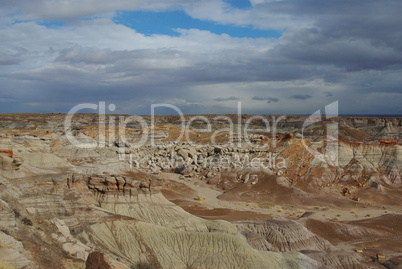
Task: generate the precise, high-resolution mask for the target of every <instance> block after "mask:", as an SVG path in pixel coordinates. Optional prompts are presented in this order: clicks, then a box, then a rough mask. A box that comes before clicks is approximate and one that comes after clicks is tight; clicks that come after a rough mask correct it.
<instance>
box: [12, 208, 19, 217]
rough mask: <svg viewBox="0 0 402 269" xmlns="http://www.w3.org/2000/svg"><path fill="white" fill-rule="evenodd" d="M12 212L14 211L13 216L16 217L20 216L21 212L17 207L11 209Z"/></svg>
mask: <svg viewBox="0 0 402 269" xmlns="http://www.w3.org/2000/svg"><path fill="white" fill-rule="evenodd" d="M13 212H14V216H15V217H16V218H19V217H21V214H20V212H19V211H18V210H17V209H13Z"/></svg>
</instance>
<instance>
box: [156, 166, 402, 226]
mask: <svg viewBox="0 0 402 269" xmlns="http://www.w3.org/2000/svg"><path fill="white" fill-rule="evenodd" d="M163 177H164V178H166V179H168V180H171V181H174V182H176V183H179V184H183V185H185V186H186V187H188V189H187V190H184V192H183V191H181V192H180V191H179V190H178V188H173V189H171V190H169V191H168V192H167V191H165V192H164V194H165V196H166V197H167V198H168V199H169V200H171V201H172V202H174V203H176V204H177V205H179V206H181V207H183V208H184V209H185V210H187V211H189V212H191V213H193V214H195V215H198V216H200V217H205V218H216V219H219V218H220V217H222V218H223V219H231V217H229V218H228V216H227V215H228V214H229V215H233V214H235V215H238V216H237V217H235V218H234V219H236V220H237V219H242V218H241V217H240V215H243V216H244V219H249V220H252V219H254V220H256V219H264V218H265V219H267V218H272V217H286V218H289V219H297V218H298V217H300V216H301V215H303V213H305V212H306V211H309V212H315V213H317V214H318V215H320V216H321V217H323V218H326V219H331V220H339V221H353V220H359V219H368V218H373V217H378V216H382V215H385V214H389V213H391V214H401V213H402V210H401V208H400V207H397V206H387V207H383V208H381V207H369V206H366V205H358V206H357V207H356V208H339V207H331V206H322V205H316V206H298V205H295V204H285V203H283V204H272V203H264V202H259V203H256V202H253V201H251V200H249V201H228V200H221V199H219V198H218V196H220V195H222V194H223V191H220V190H216V189H214V187H213V186H212V185H208V184H206V183H205V182H204V181H200V180H194V179H188V178H185V179H180V175H178V174H172V173H164V174H163ZM189 190H192V191H189ZM201 197H203V198H205V199H203V200H202V201H201V202H200V201H199V198H201ZM219 212H220V213H219Z"/></svg>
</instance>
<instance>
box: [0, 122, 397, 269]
mask: <svg viewBox="0 0 402 269" xmlns="http://www.w3.org/2000/svg"><path fill="white" fill-rule="evenodd" d="M125 119H130V117H129V116H128V115H106V116H104V117H100V116H99V115H97V114H76V115H74V116H73V117H72V119H71V125H70V126H69V124H67V125H66V115H65V114H1V115H0V268H87V269H92V268H172V269H173V268H174V269H176V268H194V269H195V268H200V269H201V268H402V207H401V205H402V199H401V198H402V181H401V167H402V151H401V149H402V147H401V142H402V118H398V117H394V118H392V117H383V118H381V117H332V118H329V119H325V118H322V119H321V118H318V119H316V120H313V121H311V122H309V119H308V117H307V116H305V117H304V116H282V117H280V116H261V117H253V116H250V115H241V116H240V117H239V116H238V115H220V116H217V115H202V116H185V119H183V118H181V117H179V116H156V117H154V118H151V116H143V117H141V120H139V119H138V118H131V120H126V122H125V123H124V124H122V122H124V120H125ZM208 123H210V124H208ZM267 123H268V126H267ZM306 123H307V124H306ZM183 127H186V128H185V129H184V128H183Z"/></svg>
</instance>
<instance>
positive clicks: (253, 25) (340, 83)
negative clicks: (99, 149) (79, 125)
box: [0, 0, 402, 115]
mask: <svg viewBox="0 0 402 269" xmlns="http://www.w3.org/2000/svg"><path fill="white" fill-rule="evenodd" d="M401 14H402V1H400V0H381V1H378V0H354V1H350V0H314V1H313V0H250V1H248V0H232V1H231V0H202V1H199V0H147V1H145V0H144V1H141V0H115V1H110V0H86V1H83V0H36V1H33V0H14V1H9V0H0V113H11V112H13V113H14V112H45V113H48V112H68V111H69V110H70V109H71V108H72V107H74V106H76V105H77V104H80V103H98V102H99V101H105V102H106V104H115V105H116V111H115V112H117V113H129V114H150V111H151V104H163V103H167V104H171V105H175V106H177V107H178V108H179V109H181V110H182V111H183V112H184V113H187V114H200V113H202V114H209V113H236V112H237V104H238V102H241V106H242V112H243V113H246V114H311V113H313V112H315V111H316V110H318V109H320V108H323V107H325V106H326V105H328V104H330V103H332V102H334V101H337V100H338V101H339V112H340V113H341V114H388V115H389V114H393V115H395V114H399V115H401V114H402V109H401V107H402V106H401V101H402V27H401V25H402V19H401V18H402V16H401ZM92 112H95V111H92ZM160 112H161V113H168V112H166V111H160ZM171 114H175V113H174V111H172V113H171Z"/></svg>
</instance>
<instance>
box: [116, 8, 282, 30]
mask: <svg viewBox="0 0 402 269" xmlns="http://www.w3.org/2000/svg"><path fill="white" fill-rule="evenodd" d="M235 2H238V4H236V7H243V6H244V5H242V4H243V3H242V2H244V1H235ZM113 22H115V23H118V24H122V25H125V26H127V27H130V28H132V29H134V30H136V31H137V32H139V33H142V34H145V35H153V34H158V35H169V36H179V35H180V33H179V32H177V31H176V29H199V30H205V31H210V32H211V33H214V34H218V35H220V34H227V35H229V36H232V37H246V38H247V37H248V38H259V37H264V38H279V37H280V36H281V33H280V32H279V31H275V30H260V29H256V28H254V27H253V26H252V25H248V26H237V25H233V24H229V25H223V24H219V23H216V22H213V21H207V20H200V19H196V18H192V17H190V16H189V15H187V14H186V13H185V12H184V11H183V10H175V11H165V12H156V11H155V12H153V11H118V12H116V15H115V17H113Z"/></svg>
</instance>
